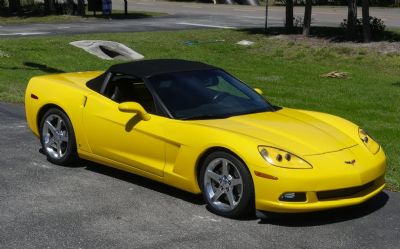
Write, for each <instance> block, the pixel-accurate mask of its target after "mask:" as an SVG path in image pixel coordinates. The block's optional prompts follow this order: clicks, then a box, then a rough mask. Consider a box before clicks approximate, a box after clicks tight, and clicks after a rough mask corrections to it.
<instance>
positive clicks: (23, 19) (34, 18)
mask: <svg viewBox="0 0 400 249" xmlns="http://www.w3.org/2000/svg"><path fill="white" fill-rule="evenodd" d="M86 14H87V15H86V16H85V17H80V16H72V15H40V14H39V15H37V14H35V15H30V14H27V15H21V16H0V23H1V24H2V25H8V24H28V23H67V22H84V21H91V20H101V19H108V18H109V16H103V15H102V13H101V12H97V14H96V16H94V15H93V12H86ZM164 15H167V14H165V13H159V12H138V11H129V12H128V15H127V16H125V15H124V12H123V11H121V10H114V11H113V13H112V14H111V16H110V17H111V19H113V20H114V19H139V18H148V17H159V16H164Z"/></svg>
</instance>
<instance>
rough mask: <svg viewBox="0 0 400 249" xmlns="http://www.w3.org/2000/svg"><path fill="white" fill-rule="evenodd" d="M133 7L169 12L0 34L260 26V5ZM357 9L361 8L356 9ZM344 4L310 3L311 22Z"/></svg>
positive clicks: (274, 16)
mask: <svg viewBox="0 0 400 249" xmlns="http://www.w3.org/2000/svg"><path fill="white" fill-rule="evenodd" d="M113 8H114V9H120V10H121V9H123V0H114V1H113ZM129 9H130V10H135V11H153V12H164V13H168V14H170V16H164V17H156V18H143V19H133V20H132V19H131V20H99V21H93V20H87V21H84V22H79V23H63V24H44V23H43V24H24V25H3V26H1V24H0V38H1V37H8V36H27V35H52V34H82V33H98V32H139V31H158V30H181V29H193V28H204V27H210V28H255V27H263V25H264V22H265V19H264V11H265V10H264V7H256V6H239V5H234V6H230V5H213V4H198V3H177V2H152V1H149V0H146V1H133V0H130V1H129ZM284 11H285V10H284V8H283V7H271V8H270V17H269V25H270V26H282V25H283V23H284V16H285V14H284ZM303 11H304V10H303V8H302V7H296V8H295V16H302V15H303ZM359 12H360V13H361V11H359ZM346 13H347V9H346V7H314V8H313V17H312V18H313V25H324V26H338V25H339V24H340V22H341V21H342V20H343V19H344V18H346V15H347V14H346ZM371 15H373V16H378V17H380V18H382V19H383V20H384V21H385V23H386V25H387V26H390V27H400V9H393V8H392V9H389V8H371Z"/></svg>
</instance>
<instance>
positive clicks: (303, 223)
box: [259, 192, 389, 227]
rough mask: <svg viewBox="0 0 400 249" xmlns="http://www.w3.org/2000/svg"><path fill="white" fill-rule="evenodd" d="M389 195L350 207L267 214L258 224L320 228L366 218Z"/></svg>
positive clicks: (380, 205)
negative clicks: (299, 212)
mask: <svg viewBox="0 0 400 249" xmlns="http://www.w3.org/2000/svg"><path fill="white" fill-rule="evenodd" d="M388 200H389V195H387V194H386V193H385V192H381V193H379V194H378V195H376V196H375V197H373V198H371V199H369V200H368V201H367V202H365V203H363V204H360V205H357V206H351V207H344V208H337V209H332V210H327V211H320V212H312V213H301V214H269V215H268V214H267V216H268V218H265V219H261V220H260V222H259V223H260V224H273V225H278V226H287V227H310V226H320V225H326V224H332V223H338V222H343V221H349V220H354V219H358V218H362V217H365V216H368V215H370V214H372V213H374V212H376V211H377V210H379V209H381V208H382V207H384V206H385V205H386V203H387V202H388Z"/></svg>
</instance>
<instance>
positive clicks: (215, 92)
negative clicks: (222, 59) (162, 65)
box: [149, 69, 273, 119]
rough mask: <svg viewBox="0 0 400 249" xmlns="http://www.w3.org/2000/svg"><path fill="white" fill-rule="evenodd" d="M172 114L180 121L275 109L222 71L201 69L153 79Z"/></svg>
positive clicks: (153, 84)
mask: <svg viewBox="0 0 400 249" xmlns="http://www.w3.org/2000/svg"><path fill="white" fill-rule="evenodd" d="M149 82H150V84H151V86H152V87H153V88H154V90H155V92H156V93H157V94H158V95H159V97H160V99H161V101H162V102H163V103H164V105H165V106H166V108H167V109H168V110H169V112H170V113H171V114H172V115H173V116H174V117H175V118H178V119H203V118H224V117H229V116H233V115H240V114H246V113H253V112H263V111H271V110H273V108H272V106H271V105H269V104H268V103H267V102H266V101H265V100H264V99H263V98H262V97H261V96H260V95H259V94H257V93H256V92H255V91H253V89H251V88H249V87H248V86H247V85H245V84H243V83H242V82H240V81H239V80H237V79H236V78H234V77H232V76H231V75H229V74H227V73H225V72H223V71H221V70H214V69H213V70H198V71H190V72H178V73H168V74H161V75H156V76H153V77H150V78H149Z"/></svg>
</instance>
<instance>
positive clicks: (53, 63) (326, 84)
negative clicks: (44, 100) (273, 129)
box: [0, 30, 400, 190]
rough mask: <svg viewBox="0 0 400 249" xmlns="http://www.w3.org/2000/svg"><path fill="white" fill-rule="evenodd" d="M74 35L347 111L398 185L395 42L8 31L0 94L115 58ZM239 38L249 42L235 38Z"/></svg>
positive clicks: (0, 60) (399, 108) (230, 33)
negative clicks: (383, 156)
mask: <svg viewBox="0 0 400 249" xmlns="http://www.w3.org/2000/svg"><path fill="white" fill-rule="evenodd" d="M80 39H106V40H113V41H119V42H122V43H124V44H126V45H128V46H129V47H131V48H133V49H135V50H137V51H138V52H140V53H142V54H143V55H145V57H146V58H182V59H192V60H200V61H203V62H206V63H211V64H214V65H217V66H220V67H222V68H225V69H226V70H228V71H229V72H231V73H233V74H234V75H236V76H238V77H239V78H240V79H242V80H244V81H245V82H247V83H248V84H250V85H251V86H253V87H259V88H261V89H263V91H264V94H265V96H266V97H267V98H268V99H269V100H270V101H271V102H273V103H275V104H277V105H282V106H287V107H292V108H303V109H310V110H316V111H322V112H328V113H332V114H335V115H339V116H341V117H344V118H346V119H349V120H351V121H353V122H355V123H357V124H359V125H360V126H362V127H364V128H365V129H367V130H368V131H369V132H370V133H372V134H373V135H374V136H375V138H376V139H377V140H378V141H379V142H380V143H381V144H382V145H383V147H384V149H385V151H386V153H387V155H388V158H389V168H388V172H387V182H388V187H389V188H391V189H395V190H399V189H400V146H399V142H398V141H399V139H400V125H399V124H400V70H399V69H400V53H399V50H397V52H396V51H394V52H390V51H389V52H388V51H386V52H385V53H381V52H377V51H376V50H375V49H373V48H370V47H365V48H359V47H357V46H350V45H349V46H347V45H345V44H332V43H328V42H323V43H321V42H315V41H309V40H303V39H287V38H279V37H266V36H264V35H260V34H249V33H248V32H245V31H235V30H193V31H178V32H177V31H174V32H153V33H123V34H94V35H74V36H46V37H35V38H32V37H30V38H7V39H1V40H0V100H1V101H8V102H22V101H23V94H24V89H25V86H26V83H27V82H28V80H29V78H30V77H32V76H34V75H42V74H48V73H54V72H64V71H65V72H72V71H85V70H104V69H106V68H107V67H108V66H109V65H111V64H113V63H115V62H112V61H103V60H100V59H98V58H96V57H94V56H92V55H90V54H87V53H86V52H84V51H83V50H80V49H78V48H75V47H72V46H70V45H69V44H68V43H69V42H70V41H74V40H80ZM242 39H248V40H251V41H254V42H255V44H254V45H252V46H248V47H245V46H240V45H236V44H235V43H236V42H237V41H239V40H242ZM187 41H191V42H189V43H188V42H187ZM190 44H191V45H190ZM389 45H390V44H389ZM331 71H342V72H347V73H348V77H347V78H344V79H331V78H323V77H321V75H322V74H325V73H328V72H331Z"/></svg>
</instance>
